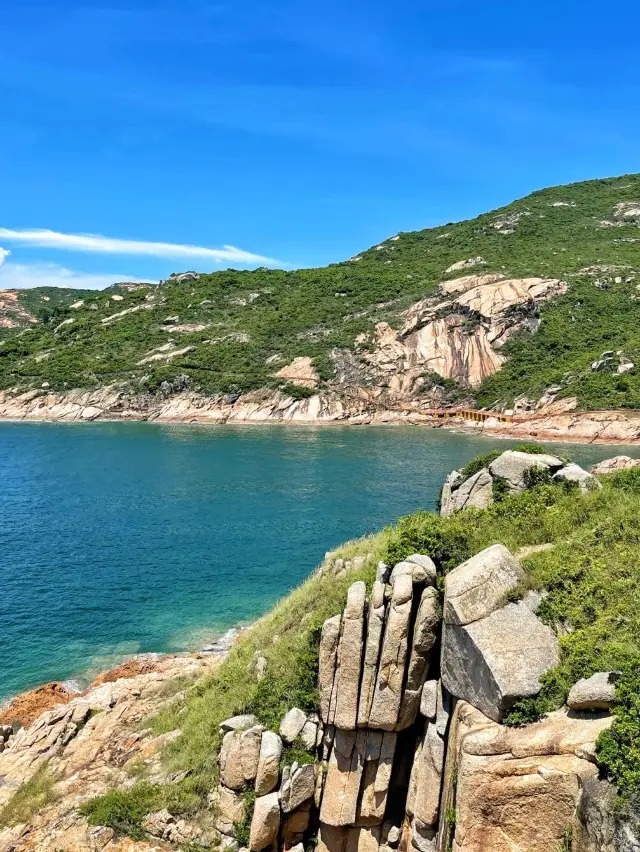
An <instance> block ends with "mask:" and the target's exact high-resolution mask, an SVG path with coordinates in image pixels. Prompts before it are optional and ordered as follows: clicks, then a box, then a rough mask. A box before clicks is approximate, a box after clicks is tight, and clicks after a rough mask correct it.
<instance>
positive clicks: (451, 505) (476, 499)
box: [440, 468, 493, 517]
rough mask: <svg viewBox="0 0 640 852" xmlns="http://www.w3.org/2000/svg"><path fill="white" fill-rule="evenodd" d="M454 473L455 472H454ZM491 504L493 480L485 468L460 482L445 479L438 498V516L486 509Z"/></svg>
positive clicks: (457, 479)
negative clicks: (467, 510) (464, 510)
mask: <svg viewBox="0 0 640 852" xmlns="http://www.w3.org/2000/svg"><path fill="white" fill-rule="evenodd" d="M454 473H456V471H454ZM491 503H493V478H492V476H491V473H490V472H489V471H488V470H487V468H482V470H479V471H478V472H477V473H474V475H473V476H470V477H469V478H468V479H465V480H464V481H462V482H461V480H460V477H459V475H458V477H457V478H456V479H454V480H451V481H450V480H449V479H447V482H446V483H445V487H444V488H443V490H442V495H441V497H440V514H441V515H444V516H445V517H446V516H448V515H452V514H453V513H454V512H461V511H462V510H463V509H486V508H487V506H490V505H491Z"/></svg>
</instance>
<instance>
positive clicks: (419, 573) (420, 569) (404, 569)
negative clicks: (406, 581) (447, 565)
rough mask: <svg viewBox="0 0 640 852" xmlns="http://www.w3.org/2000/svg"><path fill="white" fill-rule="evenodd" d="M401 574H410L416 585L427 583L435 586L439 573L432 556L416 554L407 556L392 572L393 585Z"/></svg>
mask: <svg viewBox="0 0 640 852" xmlns="http://www.w3.org/2000/svg"><path fill="white" fill-rule="evenodd" d="M400 574H410V575H411V579H412V580H413V582H414V583H426V584H427V585H428V586H433V585H435V582H436V577H437V574H438V571H437V569H436V566H435V563H434V561H433V559H431V557H430V556H424V555H422V554H421V553H414V554H413V555H411V556H407V558H406V559H404V560H403V561H402V562H398V564H397V565H396V566H395V567H394V569H393V571H392V572H391V583H392V584H393V583H394V582H395V579H396V577H398V576H399V575H400Z"/></svg>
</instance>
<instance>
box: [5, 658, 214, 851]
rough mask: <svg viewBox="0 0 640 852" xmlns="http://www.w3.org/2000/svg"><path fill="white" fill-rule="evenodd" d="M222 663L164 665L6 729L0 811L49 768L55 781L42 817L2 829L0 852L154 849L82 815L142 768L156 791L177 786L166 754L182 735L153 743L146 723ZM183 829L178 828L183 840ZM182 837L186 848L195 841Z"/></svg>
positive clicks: (188, 832) (189, 832) (188, 831)
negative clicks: (163, 761)
mask: <svg viewBox="0 0 640 852" xmlns="http://www.w3.org/2000/svg"><path fill="white" fill-rule="evenodd" d="M220 659H221V655H219V654H209V655H184V656H177V657H165V658H159V659H157V660H156V661H154V662H153V663H148V664H146V665H145V666H144V667H143V668H144V671H143V673H141V674H136V675H134V676H132V677H119V678H118V677H117V674H118V672H117V671H116V674H115V676H116V678H117V679H116V680H114V681H111V680H107V681H106V682H102V683H97V685H95V686H94V687H92V688H91V689H89V690H88V691H87V692H86V693H85V694H83V695H81V696H77V697H74V698H72V697H71V696H69V695H63V694H62V695H59V697H61V699H62V701H63V703H57V704H56V705H55V706H54V707H53V708H52V709H49V710H46V711H45V712H44V713H41V714H39V715H37V716H36V718H35V719H33V720H30V719H29V716H28V715H27V717H24V716H23V717H22V718H24V720H25V722H26V724H25V726H24V727H21V725H20V722H17V723H15V724H14V725H10V724H5V725H2V726H0V740H4V742H3V743H2V744H0V807H3V806H5V805H6V804H7V802H9V801H10V800H11V799H12V797H13V796H14V794H15V793H16V791H18V790H19V789H20V788H21V787H22V785H25V784H27V783H28V782H29V781H31V780H32V779H34V778H37V776H38V772H39V771H40V772H41V771H42V770H43V768H44V767H45V766H46V768H47V772H48V773H50V776H51V777H52V778H53V779H54V784H53V788H52V791H51V794H50V803H49V804H48V805H46V806H45V807H44V808H43V809H42V811H41V812H40V813H37V814H36V815H35V816H33V817H32V818H30V819H29V820H28V821H27V823H26V824H18V825H15V826H10V827H7V828H4V829H0V852H27V850H42V852H45V850H46V852H54V850H55V852H62V850H65V852H67V851H68V852H71V850H74V852H75V850H87V851H88V850H92V852H93V850H96V852H97V850H103V849H104V850H106V852H125V850H126V852H134V850H146V849H150V848H151V846H150V845H149V844H147V843H144V842H140V843H137V842H134V841H131V840H128V839H126V838H124V839H120V838H117V837H115V834H114V831H113V830H112V829H111V828H106V827H101V826H97V827H91V826H89V825H88V824H87V821H86V819H85V818H84V817H82V816H81V815H80V813H79V810H78V809H79V807H80V805H81V804H82V803H83V802H86V801H87V800H88V799H90V798H92V797H93V796H96V795H100V794H102V793H105V792H106V791H107V790H110V789H112V788H114V787H127V786H131V785H132V784H133V782H134V780H135V769H136V767H138V766H140V765H141V764H143V765H144V766H146V767H147V768H148V769H149V771H150V772H151V775H152V776H153V775H154V774H155V775H156V781H157V783H167V782H168V781H170V780H173V779H172V778H171V777H170V776H166V774H163V771H162V769H161V768H160V762H159V752H160V750H161V749H162V747H163V746H164V745H166V744H167V742H169V741H170V740H171V739H173V738H175V736H177V734H178V733H179V732H174V733H171V732H170V733H168V734H163V735H161V736H153V734H152V732H151V731H150V730H149V729H148V728H145V727H144V726H142V725H141V722H142V720H144V719H145V718H146V717H147V716H149V715H150V714H153V713H155V712H157V711H158V710H160V709H161V708H162V707H163V706H164V705H166V703H167V702H172V701H176V700H179V699H181V698H184V693H182V692H181V689H180V684H182V683H183V679H184V680H186V682H187V683H188V682H190V681H194V680H196V679H199V678H201V677H203V676H205V675H206V674H208V672H210V671H211V670H212V669H213V667H215V666H216V665H218V664H219V661H220ZM124 672H125V674H126V669H125V670H124ZM178 679H180V680H179V681H178ZM36 700H37V696H36ZM25 706H26V705H25V703H24V702H22V704H21V703H20V702H18V703H17V704H16V703H15V702H14V710H13V712H12V711H11V710H9V711H7V713H8V716H13V717H16V716H19V715H21V708H22V711H24V709H25ZM33 706H34V705H33V699H31V709H32V708H33ZM7 713H5V721H6V720H7V718H8V716H7ZM22 789H24V787H22ZM181 828H182V827H181V826H180V825H177V826H176V828H175V837H176V838H177V839H179V838H180V830H181ZM183 830H184V833H185V836H184V838H183V839H184V841H185V842H186V841H187V840H190V839H192V837H193V835H194V834H195V833H196V832H195V830H194V829H192V828H190V827H186V826H185V827H184V828H183Z"/></svg>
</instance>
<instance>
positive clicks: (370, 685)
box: [358, 581, 385, 727]
mask: <svg viewBox="0 0 640 852" xmlns="http://www.w3.org/2000/svg"><path fill="white" fill-rule="evenodd" d="M384 616H385V604H384V584H383V583H381V582H378V581H376V582H375V583H374V584H373V589H372V590H371V600H370V602H369V617H368V620H367V638H366V644H365V650H364V662H363V667H362V682H361V684H360V699H359V702H358V725H359V727H366V726H367V724H368V723H369V713H370V711H371V703H372V701H373V695H374V692H375V686H376V673H377V670H378V659H379V657H380V643H381V642H382V633H383V630H384Z"/></svg>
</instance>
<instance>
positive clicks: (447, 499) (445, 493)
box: [440, 470, 463, 516]
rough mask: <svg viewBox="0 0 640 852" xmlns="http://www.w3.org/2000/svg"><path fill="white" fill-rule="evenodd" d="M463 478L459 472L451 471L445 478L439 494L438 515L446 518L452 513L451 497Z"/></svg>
mask: <svg viewBox="0 0 640 852" xmlns="http://www.w3.org/2000/svg"><path fill="white" fill-rule="evenodd" d="M462 480H463V476H462V474H461V473H460V471H459V470H452V471H451V473H450V474H449V475H448V476H447V478H446V479H445V481H444V485H443V486H442V491H441V492H440V514H441V515H444V516H447V515H450V514H451V513H452V512H453V511H454V507H453V503H452V499H451V498H452V495H453V492H454V490H455V489H456V488H457V487H458V486H459V485H460V483H461V482H462Z"/></svg>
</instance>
